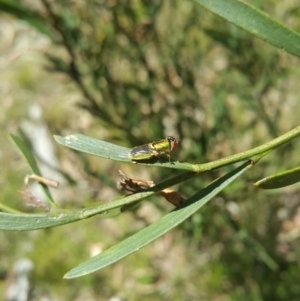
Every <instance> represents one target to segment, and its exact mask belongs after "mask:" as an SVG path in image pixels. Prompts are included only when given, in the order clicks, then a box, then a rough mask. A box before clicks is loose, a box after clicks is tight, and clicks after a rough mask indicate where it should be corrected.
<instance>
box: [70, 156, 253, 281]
mask: <svg viewBox="0 0 300 301" xmlns="http://www.w3.org/2000/svg"><path fill="white" fill-rule="evenodd" d="M251 166H252V165H251V161H248V162H246V163H244V164H243V165H242V166H240V167H238V168H236V169H235V170H233V171H232V172H230V173H228V174H226V175H225V176H223V177H221V178H219V179H218V180H216V181H214V182H213V183H211V184H210V185H209V186H207V187H206V188H204V189H202V190H200V191H199V192H197V193H196V194H195V195H194V196H192V197H191V198H190V199H188V200H187V201H186V202H185V203H184V204H183V205H182V206H180V207H178V208H177V209H175V210H173V211H171V212H170V213H168V214H166V215H165V216H164V217H163V218H161V219H160V220H158V221H157V222H155V223H153V224H151V225H150V226H148V227H147V228H145V229H143V230H141V231H139V232H138V233H136V234H134V235H132V236H131V237H129V238H127V239H125V240H123V241H122V242H120V243H119V244H117V245H114V246H113V247H111V248H109V249H108V250H106V251H104V252H103V253H101V254H99V255H97V256H95V257H93V258H91V259H89V260H88V261H86V262H84V263H82V264H81V265H79V266H78V267H76V268H74V269H73V270H71V271H70V272H68V273H67V274H66V275H65V278H75V277H79V276H83V275H86V274H89V273H92V272H94V271H97V270H99V269H101V268H104V267H106V266H108V265H110V264H112V263H114V262H116V261H118V260H120V259H121V258H123V257H125V256H127V255H129V254H131V253H133V252H135V251H137V250H139V249H140V248H142V247H143V246H145V245H147V244H149V243H150V242H152V241H153V240H155V239H156V238H158V237H160V236H162V235H163V234H165V233H166V232H168V231H170V230H171V229H173V228H174V227H176V226H177V225H179V224H180V223H182V222H183V221H184V220H186V219H187V218H189V217H190V216H191V215H192V214H194V213H195V212H196V211H197V210H199V209H200V208H201V207H202V206H203V205H205V204H206V203H207V202H208V201H209V200H210V199H212V198H213V197H214V196H215V195H216V194H217V193H219V192H220V191H221V190H222V189H224V188H225V187H226V186H228V185H229V184H230V183H231V182H232V181H233V180H235V179H236V178H237V177H239V176H240V175H241V174H242V173H243V172H245V171H246V170H247V169H248V168H250V167H251Z"/></svg>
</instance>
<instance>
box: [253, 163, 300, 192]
mask: <svg viewBox="0 0 300 301" xmlns="http://www.w3.org/2000/svg"><path fill="white" fill-rule="evenodd" d="M297 182H300V167H297V168H294V169H290V170H287V171H284V172H281V173H279V174H275V175H272V176H268V177H266V178H264V179H262V180H259V181H257V182H256V183H254V184H253V185H254V186H256V187H258V188H262V189H276V188H281V187H285V186H289V185H293V184H295V183H297Z"/></svg>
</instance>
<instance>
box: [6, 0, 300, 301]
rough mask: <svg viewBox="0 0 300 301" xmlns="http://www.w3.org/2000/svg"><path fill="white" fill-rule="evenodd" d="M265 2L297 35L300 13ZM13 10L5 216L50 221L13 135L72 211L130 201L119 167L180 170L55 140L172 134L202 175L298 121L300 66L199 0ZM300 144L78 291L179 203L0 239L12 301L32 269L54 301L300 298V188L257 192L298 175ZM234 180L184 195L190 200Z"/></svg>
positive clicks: (182, 155)
mask: <svg viewBox="0 0 300 301" xmlns="http://www.w3.org/2000/svg"><path fill="white" fill-rule="evenodd" d="M252 2H253V3H252V4H255V6H256V7H258V8H259V9H262V10H263V11H265V12H267V13H268V14H269V15H270V16H272V17H273V18H274V19H277V20H279V21H281V22H282V23H284V24H286V25H287V26H288V27H290V28H292V29H293V30H295V31H298V32H299V28H300V18H299V16H300V10H299V6H298V5H297V3H296V2H293V1H274V0H265V1H260V0H256V1H252ZM0 10H1V11H0V12H1V14H0V24H1V26H0V51H1V57H0V91H1V92H0V93H1V98H2V101H1V104H2V110H1V111H0V122H1V128H0V143H1V150H0V164H1V174H0V185H1V203H3V204H5V205H7V206H11V207H14V208H16V209H19V210H23V211H27V212H36V211H37V209H36V208H30V207H29V208H28V207H27V205H26V200H24V197H23V196H22V194H20V193H19V192H18V191H19V190H22V189H23V179H24V177H25V175H26V174H27V173H28V172H29V170H28V166H27V165H26V163H25V162H24V160H23V158H22V157H21V156H20V155H19V153H18V151H17V150H16V148H15V147H14V145H13V144H12V143H11V142H10V141H9V138H8V134H9V133H10V132H12V133H18V134H19V135H22V136H23V137H26V139H27V141H28V143H30V144H31V145H32V149H33V151H34V153H35V154H36V155H37V156H38V158H39V159H40V162H41V165H42V167H43V168H42V170H43V171H44V176H46V177H50V178H51V177H52V178H53V177H54V178H55V179H59V180H60V182H61V186H60V188H59V190H58V191H56V192H55V199H56V200H57V201H58V203H59V205H60V206H62V207H67V208H72V207H83V206H87V205H90V204H93V203H95V202H97V201H109V200H111V199H113V198H114V197H116V196H118V195H120V192H119V191H118V190H117V189H116V182H117V181H118V180H119V175H118V170H119V169H121V170H122V171H123V172H125V173H127V174H128V175H130V176H131V177H133V178H139V179H149V180H154V181H155V182H158V181H160V180H162V179H166V178H168V177H170V176H171V175H172V174H174V172H176V171H173V172H171V173H170V170H169V169H167V170H165V169H159V168H150V167H145V166H142V167H141V166H136V165H133V164H129V165H128V164H127V165H126V164H120V163H118V162H113V161H110V160H104V159H100V158H97V157H92V156H87V155H84V156H83V155H81V154H79V153H76V152H73V151H71V150H69V149H63V148H62V147H60V146H58V145H57V144H55V143H54V141H53V138H52V136H51V135H53V134H59V135H68V134H72V133H84V134H86V135H88V136H92V137H94V138H98V139H101V140H106V141H109V142H112V143H116V144H120V145H123V146H126V147H133V146H136V145H139V144H143V143H148V142H151V141H155V140H159V139H161V138H163V137H165V136H167V135H173V136H175V137H180V139H181V141H180V145H179V147H178V149H177V150H176V151H175V152H174V153H173V154H172V156H173V158H176V159H178V160H180V161H187V162H190V163H204V162H207V161H211V160H216V159H219V158H222V157H224V156H227V155H231V154H234V153H237V152H240V151H243V150H247V149H250V148H251V147H255V146H258V145H260V144H262V143H264V142H267V141H268V140H271V139H272V138H274V137H276V136H277V135H280V134H282V133H284V132H286V131H288V130H290V129H292V128H293V127H295V126H297V125H298V124H299V116H300V102H299V101H298V97H299V79H300V73H299V70H300V69H299V67H300V64H299V60H298V59H297V58H295V57H292V56H291V55H288V54H286V53H284V52H283V51H280V50H278V49H276V48H274V47H272V46H270V45H268V44H267V43H265V42H262V41H260V40H258V39H256V38H254V37H253V36H251V35H249V34H247V33H245V32H243V31H242V30H240V29H238V28H236V27H234V26H233V25H230V24H229V23H228V22H226V21H224V20H222V19H220V18H218V17H217V16H215V15H213V14H211V13H209V12H208V11H206V10H204V9H203V8H201V7H200V6H198V5H196V4H194V3H193V2H190V1H177V0H176V1H175V0H173V1H169V0H168V1H146V0H133V1H122V2H119V1H115V0H89V1H80V0H73V1H66V0H63V1H50V0H39V1H30V0H22V1H3V0H2V1H0ZM299 147H300V145H299V139H298V140H295V141H293V142H292V143H289V144H288V145H286V146H283V147H281V148H280V149H278V150H276V152H274V153H272V154H270V155H269V156H267V157H266V158H264V159H263V160H262V162H260V163H259V164H258V165H257V166H256V168H253V169H252V170H251V171H250V172H248V173H247V174H246V175H245V176H243V177H242V178H241V179H240V180H238V181H237V182H235V183H234V184H233V185H231V186H230V188H228V189H226V190H225V191H223V193H222V194H220V195H219V196H218V197H217V198H215V199H213V200H212V201H211V202H210V204H208V205H207V206H205V207H204V208H203V209H202V210H201V212H199V213H197V214H195V215H194V216H193V217H192V218H191V219H189V220H188V221H186V222H185V223H184V224H182V225H181V226H180V227H178V228H177V229H176V230H174V231H171V232H170V233H168V234H166V235H165V236H163V237H162V238H161V239H159V240H157V241H155V242H153V243H152V244H150V245H148V246H147V247H145V248H143V249H142V250H139V252H136V253H134V254H133V255H131V256H129V257H127V258H125V259H123V260H122V261H120V262H117V263H116V264H114V265H112V266H110V267H108V268H105V269H103V270H101V271H98V272H96V273H94V274H91V275H89V276H86V277H83V278H79V279H76V280H71V281H70V280H63V279H62V275H63V274H64V273H66V272H67V271H68V270H70V269H71V268H72V267H74V266H76V265H78V264H79V263H81V262H82V261H84V260H86V259H87V258H88V257H89V256H90V255H93V254H95V253H97V252H100V251H101V250H103V249H106V248H108V247H109V246H111V245H113V244H115V243H117V242H118V241H120V240H122V239H123V238H125V237H127V236H129V235H130V234H132V233H134V232H136V231H137V230H138V229H141V228H143V227H145V226H146V225H148V224H149V223H151V222H152V221H154V220H157V219H158V218H159V217H161V216H162V215H163V214H164V213H166V212H168V211H170V210H171V209H172V206H171V205H170V204H168V203H166V202H165V200H164V199H163V198H161V197H158V196H156V197H154V198H152V199H151V200H150V201H145V202H143V203H142V204H141V205H140V206H139V208H137V209H136V210H135V212H126V213H124V214H122V215H120V216H118V217H117V218H114V219H107V220H105V219H99V218H97V217H95V218H93V219H89V220H86V221H82V222H78V223H75V224H71V225H67V226H63V227H58V228H53V229H47V230H39V231H30V232H3V231H2V232H1V233H0V241H1V244H0V254H1V256H0V276H1V282H0V295H2V296H4V291H5V287H6V282H5V279H6V278H7V275H9V271H11V268H12V266H13V264H14V263H15V262H16V260H18V259H20V258H24V257H26V258H29V259H30V260H32V262H33V263H34V270H33V273H32V276H33V283H34V285H35V287H36V288H37V292H38V293H37V295H38V294H41V295H42V294H47V295H48V296H49V298H50V300H218V301H227V300H255V301H260V300H289V301H291V300H299V297H300V286H299V283H300V256H299V255H300V254H299V253H300V243H299V235H300V210H299V208H300V207H299V206H300V193H299V187H300V186H299V184H297V185H293V186H290V187H287V188H284V189H280V190H274V191H262V190H258V189H256V188H254V187H253V185H252V183H253V182H255V181H257V180H259V179H261V178H263V177H264V176H267V175H269V174H272V173H274V172H277V171H284V170H286V169H289V168H293V167H295V166H297V161H298V159H299ZM227 171H228V170H227ZM224 172H226V169H225V170H224V169H221V170H216V171H212V172H209V173H205V174H203V176H201V177H199V178H197V179H192V180H190V181H188V183H185V184H184V185H181V186H179V187H178V190H179V191H180V192H181V193H182V195H183V196H186V197H188V196H191V194H193V193H194V192H195V191H198V190H199V189H200V188H201V187H204V186H205V185H206V184H207V183H209V182H210V181H211V180H213V179H215V178H216V177H217V176H219V175H221V174H224ZM33 189H34V188H33ZM36 193H38V192H36ZM114 298H115V299H114Z"/></svg>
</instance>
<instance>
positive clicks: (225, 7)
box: [194, 0, 300, 57]
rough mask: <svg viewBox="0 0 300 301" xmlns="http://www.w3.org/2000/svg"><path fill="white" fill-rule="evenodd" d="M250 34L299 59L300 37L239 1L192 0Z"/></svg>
mask: <svg viewBox="0 0 300 301" xmlns="http://www.w3.org/2000/svg"><path fill="white" fill-rule="evenodd" d="M194 1H195V2H196V3H198V4H200V5H202V6H203V7H205V8H206V9H208V10H210V11H211V12H213V13H215V14H216V15H218V16H220V17H222V18H224V19H225V20H227V21H229V22H231V23H233V24H235V25H237V26H238V27H240V28H242V29H244V30H245V31H247V32H249V33H250V34H252V35H254V36H256V37H258V38H260V39H262V40H264V41H266V42H267V43H270V44H271V45H274V46H276V47H278V48H280V49H284V50H285V51H286V52H288V53H290V54H292V55H295V56H297V57H300V35H299V34H298V33H296V32H295V31H292V30H290V29H288V28H287V27H286V26H284V25H283V24H280V23H279V22H277V21H275V20H274V19H272V18H270V16H268V15H267V14H265V13H263V12H262V11H260V10H258V9H255V8H254V7H252V6H250V5H248V4H246V3H245V2H243V1H239V0H226V1H224V0H213V1H211V0H194Z"/></svg>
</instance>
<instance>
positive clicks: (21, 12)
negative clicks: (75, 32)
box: [0, 0, 52, 38]
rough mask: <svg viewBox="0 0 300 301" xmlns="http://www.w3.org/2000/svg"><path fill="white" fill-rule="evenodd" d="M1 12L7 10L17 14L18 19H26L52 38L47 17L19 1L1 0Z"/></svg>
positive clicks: (11, 13)
mask: <svg viewBox="0 0 300 301" xmlns="http://www.w3.org/2000/svg"><path fill="white" fill-rule="evenodd" d="M0 12H5V13H8V14H10V15H13V16H15V17H16V18H17V19H21V20H24V21H25V22H27V23H28V24H30V25H31V26H32V27H34V28H35V29H37V30H38V31H39V32H41V33H43V34H45V35H47V36H49V37H50V38H52V35H51V32H50V30H49V27H48V25H47V22H46V21H45V19H43V18H42V17H41V16H40V15H39V14H38V13H36V12H33V11H31V10H29V9H27V8H24V7H22V6H21V5H20V3H19V2H17V3H15V2H14V1H5V0H0Z"/></svg>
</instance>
